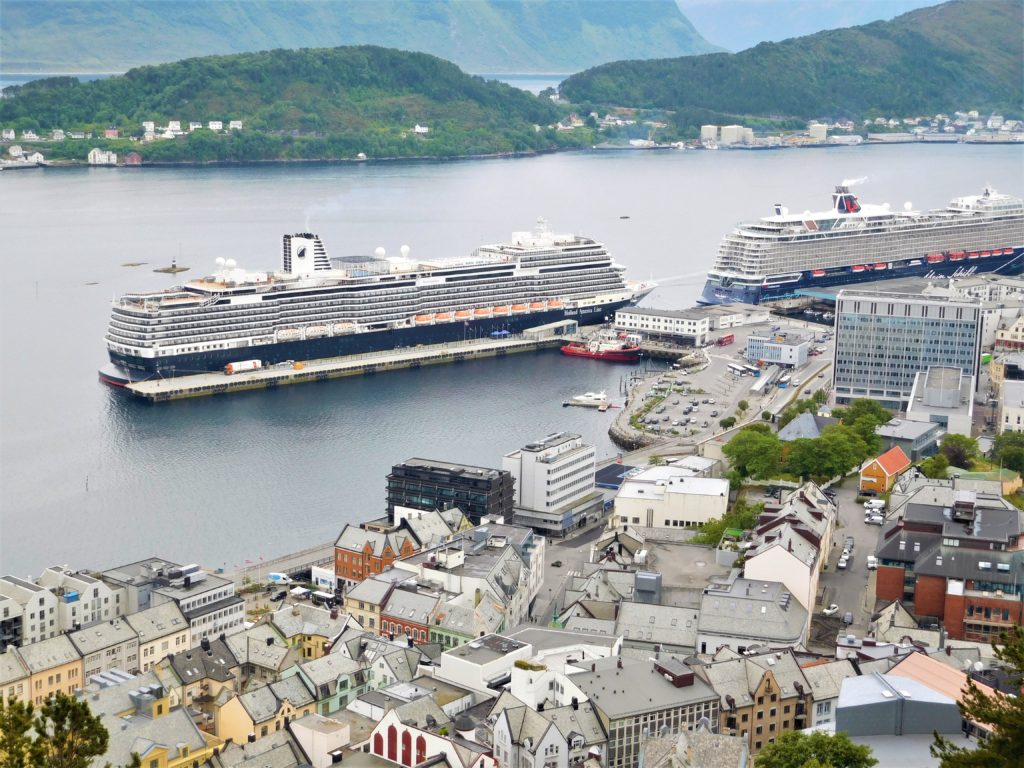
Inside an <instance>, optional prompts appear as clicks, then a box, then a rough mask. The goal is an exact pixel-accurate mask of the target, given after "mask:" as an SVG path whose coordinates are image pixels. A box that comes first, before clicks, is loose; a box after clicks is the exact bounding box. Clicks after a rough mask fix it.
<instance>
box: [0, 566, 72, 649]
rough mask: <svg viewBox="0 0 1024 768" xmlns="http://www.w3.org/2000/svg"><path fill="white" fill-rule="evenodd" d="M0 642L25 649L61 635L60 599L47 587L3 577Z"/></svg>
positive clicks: (0, 583) (25, 580)
mask: <svg viewBox="0 0 1024 768" xmlns="http://www.w3.org/2000/svg"><path fill="white" fill-rule="evenodd" d="M0 612H2V616H3V624H2V625H0V627H2V629H3V637H2V638H0V643H3V646H4V647H7V645H16V646H26V645H30V644H31V643H38V642H39V641H40V640H45V639H47V638H51V637H55V636H57V635H58V634H60V632H61V626H60V624H59V623H58V622H59V617H58V615H57V596H56V595H54V594H53V593H52V592H50V590H48V589H46V588H45V587H41V586H39V585H38V584H33V583H32V582H31V581H29V580H28V579H19V578H18V577H17V576H0Z"/></svg>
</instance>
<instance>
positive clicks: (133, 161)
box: [124, 152, 142, 165]
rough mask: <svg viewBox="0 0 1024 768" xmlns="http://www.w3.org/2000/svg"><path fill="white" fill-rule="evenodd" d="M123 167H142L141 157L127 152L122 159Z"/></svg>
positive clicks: (136, 153) (135, 153)
mask: <svg viewBox="0 0 1024 768" xmlns="http://www.w3.org/2000/svg"><path fill="white" fill-rule="evenodd" d="M124 164H125V165H142V155H140V154H139V153H138V152H129V153H128V154H127V156H126V157H125V158H124Z"/></svg>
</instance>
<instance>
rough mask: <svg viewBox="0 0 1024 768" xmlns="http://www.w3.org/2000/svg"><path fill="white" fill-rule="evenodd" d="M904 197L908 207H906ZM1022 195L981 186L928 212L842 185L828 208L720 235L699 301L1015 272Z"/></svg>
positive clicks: (1021, 241) (1021, 246) (781, 214)
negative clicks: (899, 207)
mask: <svg viewBox="0 0 1024 768" xmlns="http://www.w3.org/2000/svg"><path fill="white" fill-rule="evenodd" d="M909 207H910V206H909V204H908V205H907V208H909ZM1022 253H1024V201H1022V200H1021V198H1019V197H1014V196H1012V195H1004V194H998V193H997V192H995V190H992V189H985V190H984V191H983V192H982V193H981V194H980V195H970V196H967V197H960V198H957V199H955V200H953V201H952V202H951V203H949V205H947V206H946V207H945V208H943V209H937V210H933V211H926V212H920V211H914V210H903V211H893V210H891V209H890V207H889V206H888V205H887V204H886V205H870V204H861V203H860V201H858V200H857V197H856V195H854V194H853V193H852V192H851V191H850V185H849V184H847V183H844V184H842V185H840V186H837V187H836V191H835V193H834V194H833V195H832V208H831V209H830V210H828V211H822V212H818V213H811V212H806V213H802V214H792V213H790V212H789V211H787V210H786V209H785V208H783V207H782V206H781V205H778V204H777V205H776V206H775V214H774V215H773V216H767V217H765V218H763V219H761V220H760V221H756V222H751V223H745V224H740V225H739V226H738V227H737V228H736V229H735V230H733V231H732V232H731V233H730V234H728V235H726V236H725V238H724V239H723V240H722V244H721V246H719V249H718V259H717V260H716V261H715V266H714V268H713V269H712V270H711V271H710V272H708V279H707V283H706V284H705V286H704V292H703V293H702V295H701V297H700V298H699V299H698V301H699V302H700V303H701V304H727V303H731V302H744V303H747V304H757V303H759V302H762V301H773V300H777V299H785V298H789V297H792V296H794V295H796V291H797V290H798V289H802V288H804V289H805V288H813V287H815V286H828V285H846V284H851V283H860V282H865V281H874V280H884V279H886V278H896V277H927V276H936V277H939V276H946V277H955V276H958V275H963V276H966V275H971V274H974V273H976V272H999V273H1001V274H1005V275H1016V274H1020V272H1021V268H1022V266H1024V258H1022Z"/></svg>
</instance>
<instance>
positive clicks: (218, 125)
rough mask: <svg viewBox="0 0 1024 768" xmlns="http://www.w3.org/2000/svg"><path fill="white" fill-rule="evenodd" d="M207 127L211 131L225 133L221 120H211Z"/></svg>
mask: <svg viewBox="0 0 1024 768" xmlns="http://www.w3.org/2000/svg"><path fill="white" fill-rule="evenodd" d="M206 127H207V128H209V129H210V130H211V131H223V130H224V123H223V122H221V121H220V120H211V121H210V122H208V123H207V124H206Z"/></svg>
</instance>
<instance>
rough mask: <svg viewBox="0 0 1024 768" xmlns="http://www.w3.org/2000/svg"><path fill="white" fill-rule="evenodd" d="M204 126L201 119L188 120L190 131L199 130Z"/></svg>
mask: <svg viewBox="0 0 1024 768" xmlns="http://www.w3.org/2000/svg"><path fill="white" fill-rule="evenodd" d="M202 127H203V124H202V122H199V121H196V120H189V121H188V129H189V131H190V132H191V131H198V130H199V129H200V128H202Z"/></svg>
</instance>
